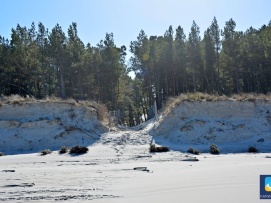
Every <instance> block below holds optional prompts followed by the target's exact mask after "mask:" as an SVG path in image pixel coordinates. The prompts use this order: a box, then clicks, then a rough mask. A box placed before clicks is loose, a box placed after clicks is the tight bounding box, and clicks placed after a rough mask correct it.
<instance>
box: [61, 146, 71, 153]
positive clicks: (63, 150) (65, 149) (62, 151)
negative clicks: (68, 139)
mask: <svg viewBox="0 0 271 203" xmlns="http://www.w3.org/2000/svg"><path fill="white" fill-rule="evenodd" d="M68 151H69V150H68V148H67V147H66V146H62V147H61V149H60V150H59V154H65V153H67V152H68Z"/></svg>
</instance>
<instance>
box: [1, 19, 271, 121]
mask: <svg viewBox="0 0 271 203" xmlns="http://www.w3.org/2000/svg"><path fill="white" fill-rule="evenodd" d="M235 27H236V24H235V22H234V21H233V20H232V19H230V20H229V21H227V22H226V23H225V27H224V28H223V29H220V28H219V26H218V23H217V21H216V19H215V18H214V19H213V21H212V23H211V25H210V27H208V28H207V30H206V31H205V32H204V35H203V39H201V37H200V28H199V27H198V25H197V24H196V23H195V22H194V21H193V24H192V26H191V30H190V32H189V35H188V36H186V35H185V34H184V30H183V28H182V27H181V26H178V27H177V29H175V30H174V29H173V28H172V26H170V27H169V28H168V30H166V32H165V34H164V35H163V36H150V37H148V36H147V35H146V34H145V32H144V31H143V30H141V31H140V33H139V35H138V37H137V40H135V41H132V42H131V44H130V52H131V53H132V54H133V56H132V57H131V59H130V61H131V65H130V67H128V68H127V65H126V63H125V56H126V47H125V46H122V47H117V46H116V45H115V44H114V38H113V34H112V33H106V36H105V39H104V40H101V41H100V42H99V43H98V44H97V45H96V46H91V45H90V44H84V43H83V42H82V41H81V39H80V38H79V36H78V31H77V24H76V23H72V24H71V25H70V26H69V28H68V31H67V34H66V33H65V32H64V31H63V30H62V28H61V26H60V25H58V24H57V25H56V26H55V27H54V28H53V29H52V30H51V31H49V30H48V29H46V28H45V26H44V25H43V24H42V23H39V24H38V27H37V28H36V26H35V24H34V23H32V24H31V26H30V28H26V27H22V26H20V25H19V24H18V25H17V27H16V28H14V29H12V30H11V39H10V40H7V39H5V38H4V37H3V36H0V94H3V95H11V94H19V95H22V96H26V95H29V96H33V97H36V98H45V97H48V96H58V97H61V98H75V99H91V100H95V101H98V102H102V103H105V104H106V105H107V106H108V108H109V109H110V110H117V109H120V111H121V115H122V116H121V120H122V121H123V122H124V121H125V122H127V123H129V124H130V125H133V124H134V123H135V121H136V123H139V122H140V120H141V117H142V116H141V115H142V114H143V115H146V114H147V113H148V110H147V109H149V108H150V107H151V106H153V104H154V102H155V101H156V103H157V107H158V109H159V108H161V107H162V104H163V102H164V101H166V100H167V98H168V97H171V96H176V95H179V94H181V93H187V92H196V91H200V92H207V93H215V94H227V95H228V94H232V93H241V92H255V93H264V94H265V93H268V92H270V91H271V23H269V24H268V25H263V26H262V27H261V28H260V29H254V28H252V27H250V28H249V29H248V30H247V31H246V32H239V31H236V30H235ZM127 70H129V71H131V70H133V71H134V72H135V74H136V77H135V78H134V79H133V80H132V79H131V78H130V77H129V76H128V71H127Z"/></svg>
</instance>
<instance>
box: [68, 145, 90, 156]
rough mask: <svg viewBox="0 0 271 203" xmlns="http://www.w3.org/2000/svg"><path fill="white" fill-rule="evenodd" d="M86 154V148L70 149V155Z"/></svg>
mask: <svg viewBox="0 0 271 203" xmlns="http://www.w3.org/2000/svg"><path fill="white" fill-rule="evenodd" d="M87 152H88V148H87V147H83V146H75V147H72V148H71V149H70V154H85V153H87Z"/></svg>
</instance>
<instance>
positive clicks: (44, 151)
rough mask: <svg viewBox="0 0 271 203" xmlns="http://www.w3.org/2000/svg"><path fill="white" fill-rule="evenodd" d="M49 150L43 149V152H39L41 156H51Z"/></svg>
mask: <svg viewBox="0 0 271 203" xmlns="http://www.w3.org/2000/svg"><path fill="white" fill-rule="evenodd" d="M51 153H52V152H51V150H50V149H45V150H43V151H41V155H47V154H51Z"/></svg>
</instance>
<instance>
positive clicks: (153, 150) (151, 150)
mask: <svg viewBox="0 0 271 203" xmlns="http://www.w3.org/2000/svg"><path fill="white" fill-rule="evenodd" d="M155 150H156V147H155V144H152V145H151V146H150V152H155Z"/></svg>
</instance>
